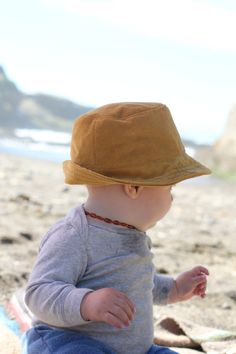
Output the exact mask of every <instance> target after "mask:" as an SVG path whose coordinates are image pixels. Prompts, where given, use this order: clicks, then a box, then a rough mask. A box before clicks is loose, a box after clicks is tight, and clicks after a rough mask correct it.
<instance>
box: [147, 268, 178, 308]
mask: <svg viewBox="0 0 236 354" xmlns="http://www.w3.org/2000/svg"><path fill="white" fill-rule="evenodd" d="M173 284H174V279H173V278H172V277H170V276H167V275H162V274H157V273H156V274H155V275H154V288H153V291H152V293H153V303H154V304H155V305H166V304H167V303H168V298H169V294H170V291H171V288H172V286H173Z"/></svg>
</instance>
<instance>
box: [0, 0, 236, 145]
mask: <svg viewBox="0 0 236 354" xmlns="http://www.w3.org/2000/svg"><path fill="white" fill-rule="evenodd" d="M0 65H3V66H4V68H5V70H6V73H7V75H8V76H9V77H10V78H11V79H13V80H14V81H15V82H16V83H17V85H18V87H19V88H20V89H21V90H23V91H25V92H26V93H36V92H43V93H49V94H53V95H59V96H62V97H66V98H69V99H71V100H73V101H76V102H77V103H80V104H88V105H92V106H98V105H102V104H106V103H109V102H117V101H156V102H163V103H166V104H167V105H168V106H169V107H170V109H171V111H172V115H173V117H174V119H175V122H176V125H177V127H178V129H179V130H180V133H181V134H182V136H184V137H187V138H192V139H195V140H196V141H199V142H212V141H214V140H215V139H216V138H217V137H218V135H219V134H220V132H221V130H222V129H223V127H224V125H225V122H226V119H227V115H228V113H229V111H230V109H231V107H232V105H233V104H235V103H236V1H234V0H232V1H230V0H225V1H223V0H222V1H219V0H218V1H217V0H206V1H203V0H33V1H32V0H21V1H19V0H7V1H6V0H0Z"/></svg>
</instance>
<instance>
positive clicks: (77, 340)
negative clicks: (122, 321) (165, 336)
mask: <svg viewBox="0 0 236 354" xmlns="http://www.w3.org/2000/svg"><path fill="white" fill-rule="evenodd" d="M23 354H116V353H115V352H114V351H113V350H112V349H111V348H109V347H108V346H106V345H104V344H103V343H102V342H100V341H98V340H96V339H93V338H90V337H88V336H85V335H84V334H80V333H78V332H75V331H69V330H68V331H67V330H61V329H55V328H51V327H48V326H36V327H33V328H31V329H30V330H29V331H27V332H26V334H25V335H24V338H23ZM124 354H128V353H124ZM146 354H178V353H176V352H174V351H173V350H170V349H168V348H164V347H160V346H158V345H154V344H153V345H152V346H151V348H150V349H149V350H148V352H147V353H146Z"/></svg>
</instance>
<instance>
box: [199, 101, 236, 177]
mask: <svg viewBox="0 0 236 354" xmlns="http://www.w3.org/2000/svg"><path fill="white" fill-rule="evenodd" d="M195 157H196V158H197V159H199V161H200V162H202V163H204V164H206V165H207V166H209V167H210V168H212V169H213V171H216V172H218V174H233V175H236V104H235V105H234V106H233V107H232V109H231V111H230V113H229V116H228V120H227V123H226V126H225V130H224V132H223V134H222V135H221V136H220V138H219V139H218V140H217V141H216V142H215V143H214V144H213V145H212V146H211V147H208V148H203V149H200V150H199V151H198V152H197V153H196V155H195Z"/></svg>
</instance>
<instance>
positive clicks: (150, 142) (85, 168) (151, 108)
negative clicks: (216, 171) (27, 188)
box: [63, 102, 211, 186]
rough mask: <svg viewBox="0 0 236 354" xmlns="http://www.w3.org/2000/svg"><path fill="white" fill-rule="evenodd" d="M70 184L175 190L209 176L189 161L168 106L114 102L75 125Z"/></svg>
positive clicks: (67, 170) (67, 168)
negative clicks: (177, 185) (187, 181)
mask: <svg viewBox="0 0 236 354" xmlns="http://www.w3.org/2000/svg"><path fill="white" fill-rule="evenodd" d="M63 170H64V174H65V182H66V183H68V184H88V185H90V184H91V185H109V184H133V185H137V186H161V185H171V184H175V183H177V182H180V181H182V180H185V179H188V178H192V177H196V176H201V175H207V174H210V173H211V171H210V170H209V169H208V168H206V167H205V166H203V165H202V164H200V163H199V162H197V161H196V160H194V159H193V158H191V157H190V156H188V155H187V154H186V152H185V149H184V146H183V144H182V142H181V139H180V136H179V133H178V131H177V129H176V127H175V124H174V122H173V119H172V117H171V113H170V111H169V109H168V107H167V106H165V105H164V104H161V103H145V102H137V103H135V102H134V103H131V102H130V103H129V102H124V103H112V104H108V105H105V106H102V107H100V108H97V109H95V110H92V111H90V112H88V113H86V114H84V115H82V116H80V117H79V118H78V119H77V120H76V121H75V124H74V127H73V132H72V140H71V160H68V161H64V163H63Z"/></svg>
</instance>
